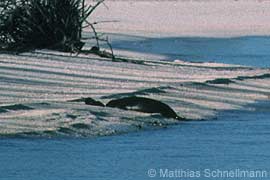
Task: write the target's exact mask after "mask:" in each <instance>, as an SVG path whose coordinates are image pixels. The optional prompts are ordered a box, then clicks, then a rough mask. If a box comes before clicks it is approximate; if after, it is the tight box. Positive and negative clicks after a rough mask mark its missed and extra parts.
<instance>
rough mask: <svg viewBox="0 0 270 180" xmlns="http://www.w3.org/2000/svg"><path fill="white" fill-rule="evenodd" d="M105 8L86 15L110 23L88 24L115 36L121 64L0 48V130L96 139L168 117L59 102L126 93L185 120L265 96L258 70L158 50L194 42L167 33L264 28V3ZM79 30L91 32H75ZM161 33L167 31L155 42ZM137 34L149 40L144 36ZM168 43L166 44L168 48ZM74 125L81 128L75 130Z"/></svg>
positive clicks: (116, 4)
mask: <svg viewBox="0 0 270 180" xmlns="http://www.w3.org/2000/svg"><path fill="white" fill-rule="evenodd" d="M106 6H108V7H109V8H107V7H106ZM106 6H101V7H100V8H99V9H98V10H97V12H95V14H94V16H92V17H91V18H92V19H93V20H95V21H117V22H115V23H101V24H99V25H98V26H97V29H98V30H100V31H101V30H102V31H103V32H109V33H110V34H108V36H110V38H111V39H112V45H114V43H115V42H116V41H118V45H119V46H120V47H123V46H124V47H126V48H127V49H121V48H117V46H116V48H115V52H116V54H117V55H118V56H121V57H124V58H126V59H127V61H128V62H113V61H111V60H110V59H104V58H100V57H98V56H95V55H91V54H88V55H85V54H78V55H75V54H74V55H71V54H68V53H60V52H55V51H48V50H37V51H35V52H30V53H22V54H20V55H10V54H1V55H0V70H1V74H0V75H1V82H0V83H1V88H0V104H1V108H0V110H1V111H0V113H1V117H0V134H1V135H16V134H25V135H27V134H31V135H35V134H36V135H41V136H51V135H52V136H54V135H60V136H62V135H64V136H65V135H67V136H74V135H75V136H100V135H101V136H102V135H111V134H120V133H123V132H130V131H137V130H140V129H148V128H153V127H154V128H155V126H156V125H157V124H158V126H161V127H163V126H167V125H170V124H175V123H178V122H177V121H175V120H173V119H167V118H161V117H159V118H156V117H155V116H151V115H149V114H147V113H138V112H134V111H123V110H118V109H113V108H103V107H102V108H101V107H93V106H87V105H84V103H82V102H81V103H79V102H77V103H75V102H68V101H69V100H73V99H78V98H82V97H92V98H95V99H97V100H100V101H101V102H103V103H107V102H109V101H110V100H112V99H115V98H121V97H126V96H132V95H137V96H142V97H148V98H152V99H156V100H159V101H161V102H164V103H166V104H168V105H169V106H170V107H172V108H173V109H174V110H175V111H176V113H177V114H178V115H179V116H181V117H184V118H187V119H190V120H201V119H211V118H215V117H216V114H217V112H219V111H223V110H229V109H239V108H241V107H243V106H244V105H246V104H248V103H252V102H255V101H256V100H267V99H269V86H268V84H269V78H268V76H269V73H270V71H269V69H268V68H263V69H262V68H257V67H247V66H249V64H246V65H247V66H244V65H237V64H234V65H232V64H224V63H217V62H213V61H212V62H210V61H211V60H209V59H207V60H206V61H205V62H200V63H198V62H189V61H183V60H182V59H181V58H177V57H176V58H175V59H174V58H172V59H168V57H170V55H167V56H164V54H160V53H159V52H160V51H162V50H165V51H166V50H171V49H173V50H174V51H175V53H177V51H178V50H179V49H177V48H178V47H185V46H189V43H190V42H196V41H197V40H196V39H194V40H190V41H183V40H179V41H174V37H176V36H177V37H181V36H211V37H215V36H222V37H225V36H238V35H241V36H244V35H247V34H248V35H258V34H260V35H264V34H266V33H267V31H268V28H269V27H270V26H269V23H266V22H267V21H266V18H267V17H268V16H267V13H269V12H268V11H267V8H268V7H269V6H270V3H268V2H265V1H245V2H244V1H236V2H235V1H138V2H137V1H136V2H134V1H108V2H106ZM92 19H90V21H91V20H92ZM84 36H86V37H87V36H91V34H90V33H88V32H85V33H84ZM165 36H166V37H172V38H171V39H167V40H166V41H164V42H163V41H161V42H160V43H156V41H155V40H157V39H158V38H161V37H165ZM146 37H148V38H149V39H148V41H149V43H144V41H145V38H146ZM151 38H152V39H151ZM134 39H135V44H134V42H133V43H132V40H134ZM138 39H140V40H138ZM170 41H174V43H173V44H169V45H168V44H167V43H168V42H170ZM235 41H237V39H236V40H233V41H232V44H234V42H235ZM137 42H139V43H137ZM185 44H186V45H185ZM258 44H259V43H258ZM93 45H94V44H93V42H92V41H91V40H88V41H86V48H91V47H92V46H93ZM205 45H206V46H205V47H207V42H206V43H205ZM214 46H217V47H220V48H219V49H218V51H219V52H223V51H221V50H222V49H227V48H226V41H225V42H217V44H215V45H214ZM266 46H267V45H265V49H267V48H266ZM153 49H154V50H153ZM208 49H211V48H208ZM142 50H145V52H142ZM202 51H203V49H202ZM224 51H226V50H224ZM231 51H234V50H233V49H232V50H231ZM231 51H229V52H228V53H230V52H231ZM243 51H244V50H243ZM149 52H151V53H149ZM236 52H238V51H236ZM265 52H266V51H263V52H262V53H265ZM207 54H210V55H211V52H208V53H206V55H207ZM244 55H245V54H244ZM259 55H260V54H259ZM161 56H162V58H160V57H161ZM245 56H246V55H245ZM160 59H161V60H162V61H160ZM168 60H170V61H168ZM225 62H226V61H225ZM220 81H221V82H220ZM100 119H102V121H101V120H100ZM78 124H79V125H81V124H83V125H84V128H82V129H80V128H76V127H77V125H78Z"/></svg>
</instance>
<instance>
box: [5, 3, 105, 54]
mask: <svg viewBox="0 0 270 180" xmlns="http://www.w3.org/2000/svg"><path fill="white" fill-rule="evenodd" d="M103 1H104V0H100V1H97V2H96V4H95V5H92V6H91V5H86V4H85V1H84V0H2V1H0V50H1V51H11V52H24V51H29V50H34V49H51V50H58V51H64V52H81V50H82V47H83V46H84V43H83V42H82V41H81V39H82V30H83V28H84V27H89V26H91V28H92V29H93V31H94V35H95V36H96V37H95V39H96V40H97V41H98V37H97V33H96V31H95V29H94V26H93V24H91V23H90V22H88V20H87V18H88V17H89V16H90V15H91V14H92V12H94V10H95V9H96V8H97V7H98V6H99V5H100V4H101V3H103ZM97 45H99V44H97ZM96 50H98V51H99V47H97V48H96Z"/></svg>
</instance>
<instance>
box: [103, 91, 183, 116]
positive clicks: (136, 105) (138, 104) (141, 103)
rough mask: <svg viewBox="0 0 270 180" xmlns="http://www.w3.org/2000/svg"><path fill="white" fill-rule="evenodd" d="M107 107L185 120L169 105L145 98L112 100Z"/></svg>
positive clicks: (133, 97)
mask: <svg viewBox="0 0 270 180" xmlns="http://www.w3.org/2000/svg"><path fill="white" fill-rule="evenodd" d="M106 106H107V107H112V108H119V109H123V110H133V111H139V112H143V113H159V114H161V115H162V116H164V117H166V118H174V119H178V120H183V119H184V118H181V117H179V116H178V115H177V114H176V113H175V112H174V110H173V109H172V108H171V107H170V106H168V105H167V104H165V103H163V102H160V101H157V100H154V99H149V98H144V97H136V96H132V97H126V98H120V99H115V100H111V101H109V102H108V103H107V104H106Z"/></svg>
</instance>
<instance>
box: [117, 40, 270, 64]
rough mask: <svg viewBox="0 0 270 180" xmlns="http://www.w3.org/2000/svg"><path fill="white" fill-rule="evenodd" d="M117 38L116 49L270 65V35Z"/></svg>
mask: <svg viewBox="0 0 270 180" xmlns="http://www.w3.org/2000/svg"><path fill="white" fill-rule="evenodd" d="M130 39H131V40H114V41H113V42H112V45H113V47H114V48H115V49H121V50H128V51H136V52H142V53H146V54H158V55H162V56H164V59H166V60H175V59H180V60H186V61H193V62H209V61H210V62H219V63H227V64H228V63H229V64H239V65H248V66H255V67H270V51H269V49H270V37H268V36H246V37H235V38H198V37H169V38H138V37H131V38H130Z"/></svg>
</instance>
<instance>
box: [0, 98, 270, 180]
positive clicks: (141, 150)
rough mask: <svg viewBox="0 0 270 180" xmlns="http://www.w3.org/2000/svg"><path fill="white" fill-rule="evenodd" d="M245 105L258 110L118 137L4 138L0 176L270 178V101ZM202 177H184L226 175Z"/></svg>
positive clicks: (32, 178)
mask: <svg viewBox="0 0 270 180" xmlns="http://www.w3.org/2000/svg"><path fill="white" fill-rule="evenodd" d="M246 108H255V111H250V110H234V111H226V112H221V113H220V115H219V116H218V119H216V120H209V121H194V122H184V123H181V124H179V125H177V126H172V127H168V128H162V129H159V130H151V131H144V132H137V133H130V134H124V135H119V136H109V137H99V138H85V139H70V138H66V139H61V138H58V139H57V138H53V139H46V138H44V139H39V138H26V139H24V138H17V139H14V138H2V139H0V162H1V166H0V179H9V180H23V179H25V180H37V179H41V180H42V179H44V180H45V179H46V180H47V179H52V180H53V179H57V180H58V179H61V180H62V179H63V180H69V179H74V180H75V179H76V180H85V179H94V180H109V179H117V180H126V179H128V180H144V179H166V178H159V174H158V172H159V171H160V169H169V170H174V169H178V170H180V169H182V170H183V171H196V170H197V171H203V170H204V169H211V170H215V169H220V170H223V171H224V170H234V169H242V170H258V169H260V170H264V171H267V172H268V173H269V174H268V176H269V177H270V161H269V158H270V151H269V149H270V131H269V129H270V123H269V121H270V102H269V101H268V102H259V103H257V104H254V105H250V106H248V107H246ZM149 169H155V170H156V171H157V174H156V177H155V178H150V177H149V176H148V170H149ZM203 175H205V174H203V173H202V172H201V177H200V178H181V179H200V180H201V179H224V178H204V177H203ZM168 179H171V178H168ZM177 179H179V178H177ZM233 179H236V178H233ZM237 179H247V178H237ZM256 179H269V178H256Z"/></svg>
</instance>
